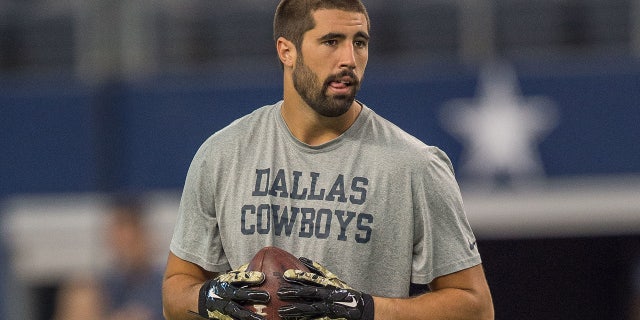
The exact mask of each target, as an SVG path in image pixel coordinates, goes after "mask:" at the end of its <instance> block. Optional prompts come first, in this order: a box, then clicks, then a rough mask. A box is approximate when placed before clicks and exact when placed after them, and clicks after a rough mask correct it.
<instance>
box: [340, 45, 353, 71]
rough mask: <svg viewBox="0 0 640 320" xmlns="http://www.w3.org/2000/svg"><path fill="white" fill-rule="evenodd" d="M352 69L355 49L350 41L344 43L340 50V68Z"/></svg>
mask: <svg viewBox="0 0 640 320" xmlns="http://www.w3.org/2000/svg"><path fill="white" fill-rule="evenodd" d="M343 68H345V69H349V70H353V69H355V68H356V50H355V47H354V45H353V44H352V43H345V45H344V46H343V47H342V50H340V69H343Z"/></svg>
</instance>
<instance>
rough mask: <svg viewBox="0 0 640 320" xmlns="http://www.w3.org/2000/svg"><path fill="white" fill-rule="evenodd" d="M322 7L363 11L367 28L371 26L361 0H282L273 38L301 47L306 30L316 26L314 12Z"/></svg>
mask: <svg viewBox="0 0 640 320" xmlns="http://www.w3.org/2000/svg"><path fill="white" fill-rule="evenodd" d="M320 9H338V10H344V11H349V12H358V13H362V14H364V15H365V17H366V19H367V30H369V29H370V28H371V24H370V21H369V14H368V13H367V9H366V8H365V6H364V4H363V3H362V1H360V0H281V1H280V4H279V5H278V8H277V9H276V15H275V17H274V19H273V40H274V41H278V38H280V37H283V38H285V39H287V40H289V41H291V42H293V44H294V45H295V46H296V48H297V49H300V46H301V45H302V38H303V36H304V34H305V32H307V31H309V30H311V29H313V28H314V27H315V21H314V19H313V13H314V12H315V11H317V10H320Z"/></svg>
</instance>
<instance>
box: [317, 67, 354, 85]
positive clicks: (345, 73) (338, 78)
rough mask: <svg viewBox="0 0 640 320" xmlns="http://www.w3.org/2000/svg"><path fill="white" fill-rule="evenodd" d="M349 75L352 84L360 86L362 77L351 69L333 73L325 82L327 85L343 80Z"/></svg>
mask: <svg viewBox="0 0 640 320" xmlns="http://www.w3.org/2000/svg"><path fill="white" fill-rule="evenodd" d="M345 77H348V78H349V79H350V82H351V85H352V86H358V85H359V84H360V79H358V76H357V75H356V74H355V72H353V71H351V70H342V71H341V72H339V73H337V74H334V75H331V76H329V77H328V78H327V80H326V81H325V82H324V84H325V86H329V84H330V83H331V82H336V81H341V80H342V79H343V78H345Z"/></svg>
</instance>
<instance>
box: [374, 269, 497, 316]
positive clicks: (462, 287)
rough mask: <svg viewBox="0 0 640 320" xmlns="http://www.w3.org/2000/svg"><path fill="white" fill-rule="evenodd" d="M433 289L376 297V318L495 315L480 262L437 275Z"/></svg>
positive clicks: (431, 285) (432, 284) (432, 285)
mask: <svg viewBox="0 0 640 320" xmlns="http://www.w3.org/2000/svg"><path fill="white" fill-rule="evenodd" d="M430 287H431V290H432V291H431V292H430V293H426V294H423V295H420V296H417V297H413V298H408V299H391V298H381V297H374V306H375V319H376V320H386V319H395V320H402V319H412V320H415V319H482V320H485V319H486V320H492V319H493V318H494V311H493V302H492V300H491V293H490V292H489V286H488V284H487V281H486V279H485V276H484V271H483V269H482V266H481V265H477V266H475V267H471V268H469V269H466V270H462V271H459V272H455V273H452V274H449V275H445V276H442V277H439V278H436V279H435V280H434V281H433V282H432V283H431V284H430Z"/></svg>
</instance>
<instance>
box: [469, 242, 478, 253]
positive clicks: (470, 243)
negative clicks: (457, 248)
mask: <svg viewBox="0 0 640 320" xmlns="http://www.w3.org/2000/svg"><path fill="white" fill-rule="evenodd" d="M477 243H478V242H477V241H473V242H471V241H469V249H471V251H473V250H475V249H476V244H477Z"/></svg>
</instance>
